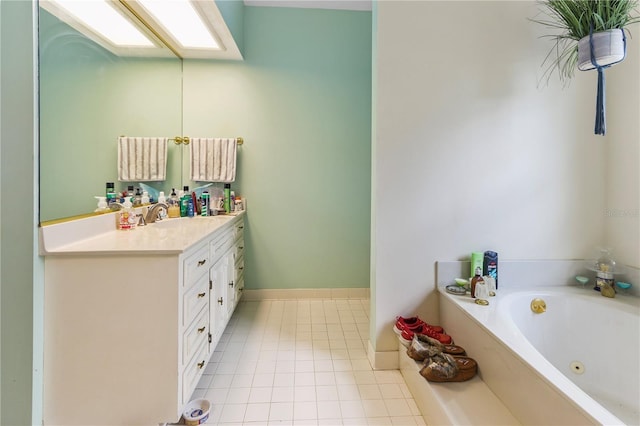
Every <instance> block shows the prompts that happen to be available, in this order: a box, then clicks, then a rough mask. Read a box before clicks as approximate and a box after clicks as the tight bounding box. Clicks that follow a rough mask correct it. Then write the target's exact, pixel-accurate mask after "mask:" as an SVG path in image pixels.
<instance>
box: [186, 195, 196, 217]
mask: <svg viewBox="0 0 640 426" xmlns="http://www.w3.org/2000/svg"><path fill="white" fill-rule="evenodd" d="M195 210H196V208H195V206H194V205H193V199H192V198H191V197H189V198H187V217H193V216H195Z"/></svg>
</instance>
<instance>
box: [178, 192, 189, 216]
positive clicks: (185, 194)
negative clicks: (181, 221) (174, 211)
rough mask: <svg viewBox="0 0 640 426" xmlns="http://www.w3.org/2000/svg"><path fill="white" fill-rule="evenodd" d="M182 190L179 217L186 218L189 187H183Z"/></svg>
mask: <svg viewBox="0 0 640 426" xmlns="http://www.w3.org/2000/svg"><path fill="white" fill-rule="evenodd" d="M182 190H183V194H182V197H180V217H186V216H187V207H188V205H189V200H190V199H191V194H190V193H189V187H188V186H187V185H185V186H183V187H182Z"/></svg>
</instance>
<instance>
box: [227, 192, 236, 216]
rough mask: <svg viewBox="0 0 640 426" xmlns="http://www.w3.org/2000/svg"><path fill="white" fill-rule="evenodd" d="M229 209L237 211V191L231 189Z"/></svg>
mask: <svg viewBox="0 0 640 426" xmlns="http://www.w3.org/2000/svg"><path fill="white" fill-rule="evenodd" d="M229 209H230V210H231V211H232V212H234V211H236V193H235V192H234V191H231V193H230V196H229Z"/></svg>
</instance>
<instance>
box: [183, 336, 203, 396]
mask: <svg viewBox="0 0 640 426" xmlns="http://www.w3.org/2000/svg"><path fill="white" fill-rule="evenodd" d="M208 347H209V346H208V344H203V345H202V346H200V347H199V348H198V349H197V353H196V355H195V356H194V357H193V358H192V359H191V360H190V362H189V364H188V365H187V366H186V367H185V368H184V371H183V372H182V402H183V404H184V403H186V402H188V401H189V398H190V397H191V395H192V394H193V390H194V389H195V388H196V386H197V385H198V380H200V377H202V373H203V372H204V368H205V367H206V366H207V360H208V358H209V356H208V355H207V348H208Z"/></svg>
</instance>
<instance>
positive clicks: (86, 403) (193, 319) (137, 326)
mask: <svg viewBox="0 0 640 426" xmlns="http://www.w3.org/2000/svg"><path fill="white" fill-rule="evenodd" d="M173 220H179V221H187V220H188V219H173ZM174 223H176V224H178V226H176V227H170V226H166V227H162V226H161V225H149V226H147V227H145V229H137V230H135V231H132V232H126V231H114V232H109V233H105V234H101V235H98V236H95V237H92V238H88V239H83V240H81V241H78V242H72V243H69V244H63V245H61V246H59V247H53V248H50V247H49V248H48V249H47V248H45V250H43V251H44V253H43V254H44V256H45V313H44V316H45V318H44V323H45V330H44V336H45V342H44V372H43V375H44V424H45V425H48V424H51V425H61V424H65V425H74V424H75V425H86V424H95V425H107V424H108V425H138V424H158V423H164V422H176V421H178V420H179V418H180V415H181V413H182V409H183V407H184V405H185V404H186V403H187V402H188V401H189V400H190V399H191V396H192V394H193V391H194V389H195V386H196V385H197V383H198V380H199V379H200V377H201V376H202V373H203V371H204V368H205V366H206V364H207V362H208V360H209V358H210V357H211V354H212V353H213V351H214V349H215V345H216V344H217V342H218V341H219V339H220V337H221V335H222V333H223V331H224V328H225V327H226V325H227V322H228V320H229V318H230V316H231V314H232V313H233V310H234V309H235V306H236V304H237V302H238V301H239V297H238V296H239V295H241V292H239V291H238V284H237V283H238V279H237V275H236V274H237V268H236V265H237V261H238V260H237V253H238V252H239V250H240V252H242V250H244V248H240V247H244V242H243V238H242V232H241V231H242V230H243V227H244V214H240V215H238V216H236V217H229V216H225V217H222V218H216V217H212V218H197V219H193V220H192V221H189V222H174ZM183 224H187V225H188V226H187V227H185V228H184V229H182V226H183ZM239 230H240V231H239ZM44 245H45V246H46V244H44ZM218 300H220V303H218Z"/></svg>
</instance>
